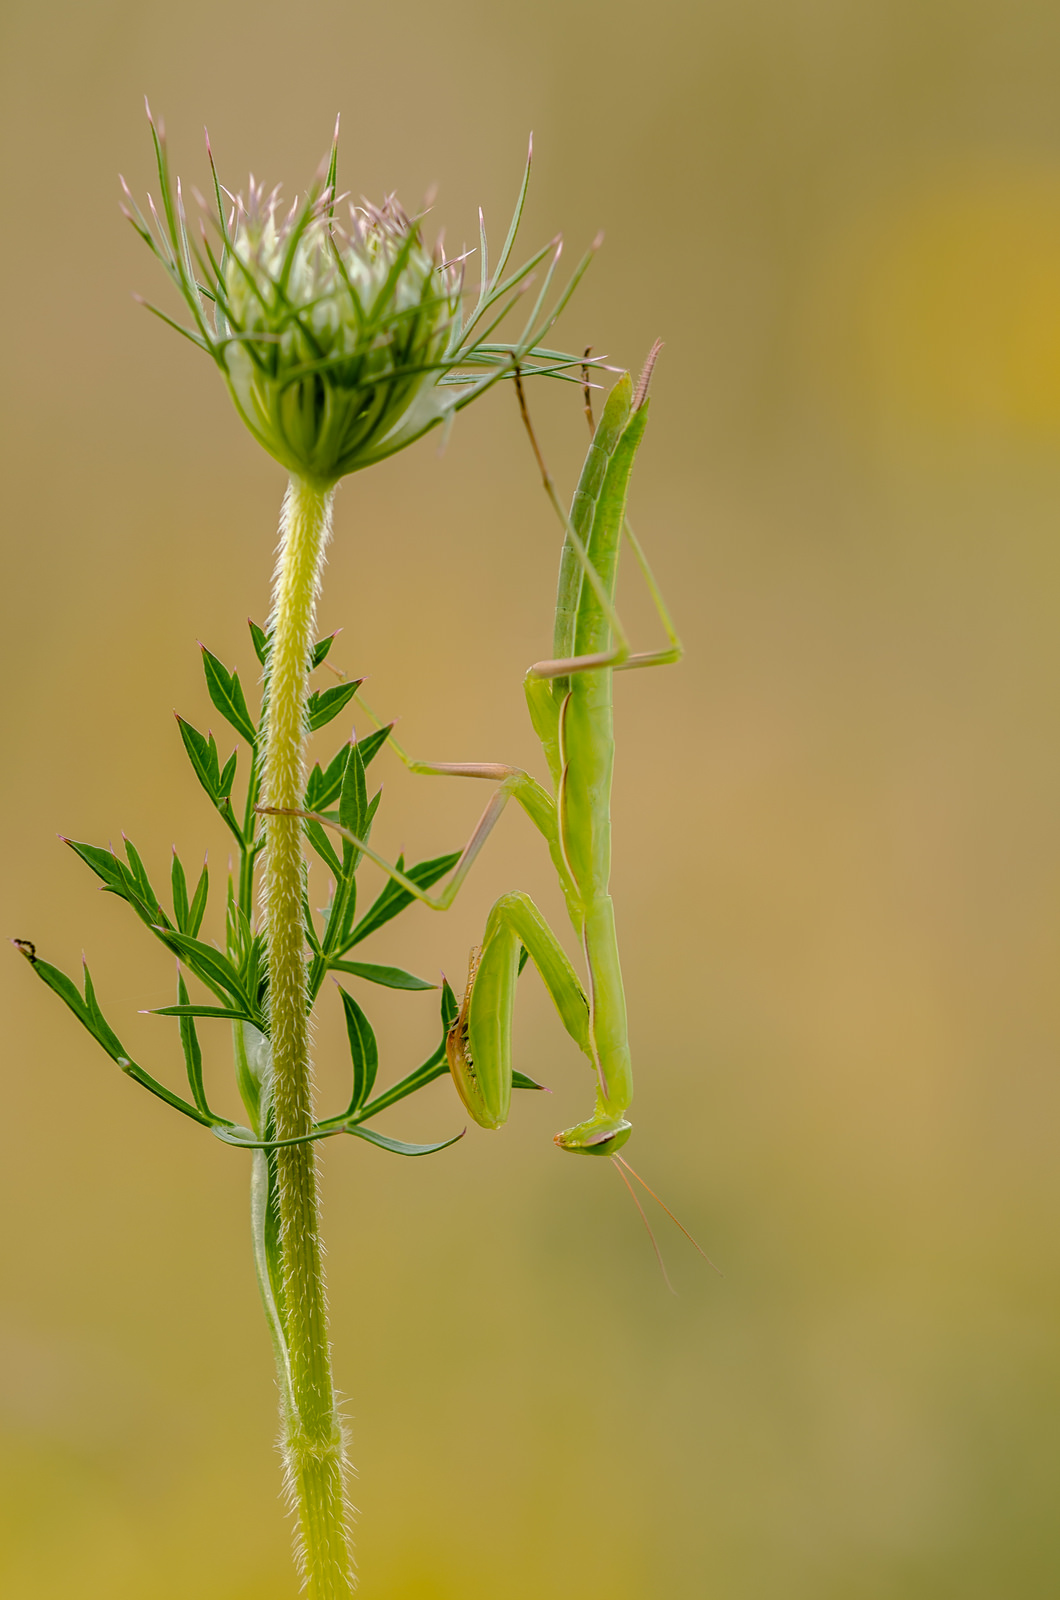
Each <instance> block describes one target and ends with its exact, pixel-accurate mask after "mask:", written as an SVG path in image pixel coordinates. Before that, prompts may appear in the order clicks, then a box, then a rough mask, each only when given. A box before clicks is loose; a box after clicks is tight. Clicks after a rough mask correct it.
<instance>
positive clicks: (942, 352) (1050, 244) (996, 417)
mask: <svg viewBox="0 0 1060 1600" xmlns="http://www.w3.org/2000/svg"><path fill="white" fill-rule="evenodd" d="M839 254H840V256H841V257H842V264H841V265H840V264H839V263H838V262H836V263H835V264H834V266H833V270H831V271H828V272H826V273H825V275H824V276H825V279H826V280H827V293H826V296H825V299H826V302H827V304H829V305H830V306H831V307H832V310H831V312H829V313H828V314H827V320H828V321H829V322H830V323H831V324H832V331H833V333H834V334H835V333H838V334H839V335H840V337H839V339H838V340H833V339H829V340H828V341H827V343H828V344H829V345H830V346H831V354H832V359H831V361H830V362H829V365H832V366H833V373H834V375H835V376H838V375H839V374H838V372H837V371H836V370H835V365H834V364H835V363H836V358H838V367H839V369H840V370H842V369H844V368H845V373H844V381H842V383H841V386H842V388H843V389H845V390H849V388H850V387H851V385H853V387H854V388H855V389H856V390H858V391H860V395H856V396H855V397H854V398H855V399H859V398H860V399H861V401H862V402H865V401H867V402H868V405H869V407H870V409H872V410H874V411H875V410H877V409H879V410H881V411H882V412H883V413H884V415H885V416H888V417H890V418H891V419H892V420H894V421H900V422H904V423H906V424H907V425H908V424H912V425H913V426H920V427H925V428H927V429H928V430H929V431H935V430H941V431H944V432H965V431H972V432H975V433H977V434H979V433H983V432H985V433H991V432H998V433H1002V434H1013V433H1017V434H1032V435H1041V434H1051V433H1053V431H1054V430H1056V429H1058V428H1060V171H1055V172H1053V171H1041V170H1039V171H1035V172H1025V171H1024V172H1021V171H1018V170H1014V171H1012V170H1010V171H1004V170H997V169H994V170H991V171H988V172H985V173H979V174H975V175H971V176H965V177H963V178H950V179H949V180H941V179H940V180H939V181H936V182H933V183H930V184H928V185H926V186H924V187H922V188H920V189H919V191H918V192H917V193H916V194H915V195H910V194H908V192H907V193H906V194H905V195H903V196H901V197H900V198H899V199H898V200H897V201H895V202H892V203H891V204H890V205H889V206H887V208H886V209H885V210H883V211H880V210H878V211H876V212H875V213H874V215H873V216H872V218H871V219H869V221H868V223H867V224H866V225H863V227H862V228H860V229H859V230H858V239H857V242H856V244H855V246H854V248H853V249H851V248H850V241H849V240H848V242H847V246H846V247H845V248H843V249H841V251H840V252H839ZM844 280H845V281H844ZM837 316H838V320H839V322H840V324H845V325H846V327H845V331H844V330H843V329H842V328H841V327H837V326H836V317H837ZM815 321H817V319H815ZM818 327H819V328H820V322H819V321H818ZM848 336H849V337H848Z"/></svg>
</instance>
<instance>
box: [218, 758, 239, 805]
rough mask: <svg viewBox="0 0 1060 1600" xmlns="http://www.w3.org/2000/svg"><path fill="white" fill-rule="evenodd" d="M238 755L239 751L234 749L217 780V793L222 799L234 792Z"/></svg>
mask: <svg viewBox="0 0 1060 1600" xmlns="http://www.w3.org/2000/svg"><path fill="white" fill-rule="evenodd" d="M238 757H239V751H238V750H233V751H232V754H231V755H230V756H229V758H228V760H227V761H226V762H225V764H224V771H223V772H222V773H221V776H220V777H219V778H218V780H217V793H218V796H219V798H220V799H222V800H227V799H228V798H229V796H230V795H231V793H232V784H233V782H234V781H235V776H236V761H237V759H238ZM233 820H234V819H233Z"/></svg>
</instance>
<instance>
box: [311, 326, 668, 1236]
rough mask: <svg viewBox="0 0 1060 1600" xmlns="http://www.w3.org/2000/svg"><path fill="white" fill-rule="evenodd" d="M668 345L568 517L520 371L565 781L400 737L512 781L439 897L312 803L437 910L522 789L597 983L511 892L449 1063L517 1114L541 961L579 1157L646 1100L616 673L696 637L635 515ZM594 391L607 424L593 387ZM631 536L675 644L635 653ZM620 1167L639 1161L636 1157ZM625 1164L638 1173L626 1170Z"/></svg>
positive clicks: (595, 459)
mask: <svg viewBox="0 0 1060 1600" xmlns="http://www.w3.org/2000/svg"><path fill="white" fill-rule="evenodd" d="M659 348H660V346H659V344H658V343H657V344H656V345H655V346H654V347H653V349H652V351H651V353H650V355H649V357H648V361H647V363H646V365H645V367H644V370H643V372H642V373H641V376H640V378H639V380H638V382H637V384H636V385H635V386H634V384H633V382H632V380H631V378H630V375H629V374H628V373H625V374H623V375H622V376H621V377H620V378H619V379H618V381H617V382H616V383H615V384H614V386H613V388H612V389H611V391H610V393H609V395H608V397H607V400H606V403H605V405H604V408H603V412H602V415H601V418H600V421H599V424H598V425H597V426H595V428H594V429H593V434H592V442H591V444H590V446H589V451H588V454H587V455H586V458H585V462H584V465H583V467H582V470H581V475H580V478H579V481H578V486H577V490H576V492H575V494H574V498H573V502H572V504H571V508H570V512H569V514H568V513H566V512H565V511H564V509H563V507H562V504H561V502H560V500H559V498H558V495H557V493H556V490H555V486H554V484H553V482H552V479H551V477H550V475H549V473H548V469H547V467H546V466H545V463H544V459H543V457H542V455H541V452H540V449H539V448H538V445H537V440H536V437H535V435H534V431H533V428H532V425H531V422H530V417H529V413H528V412H527V409H526V403H525V397H524V395H523V391H522V385H521V383H520V381H519V375H518V373H516V375H515V376H516V388H517V391H518V395H519V402H520V407H521V411H522V416H523V420H524V423H525V424H526V428H527V432H528V434H529V437H530V440H531V444H532V446H533V448H534V452H535V455H536V458H537V462H538V465H539V467H540V469H541V473H542V479H543V482H544V486H545V489H546V491H547V492H548V494H549V497H550V499H551V500H552V503H553V505H554V507H555V509H556V510H557V512H558V514H559V516H560V518H561V520H562V522H563V525H564V529H565V537H564V543H563V550H562V554H561V558H560V570H559V581H558V589H557V598H556V614H555V628H554V655H553V657H552V658H551V659H549V660H544V661H538V662H536V663H535V664H534V665H533V666H532V667H530V669H529V671H528V672H527V674H526V677H525V679H524V690H525V694H526V701H527V706H528V709H529V713H530V719H531V722H532V724H533V727H534V731H535V732H536V734H537V736H538V738H539V740H540V742H541V746H542V750H543V752H544V756H545V760H546V762H547V764H548V768H549V772H550V774H551V778H552V783H553V792H552V793H549V791H548V790H547V789H546V788H545V787H544V786H543V785H542V784H541V783H539V782H538V781H537V780H536V779H535V778H533V777H532V776H531V775H530V774H529V773H527V772H525V771H523V770H521V769H519V768H516V767H512V766H507V765H503V764H500V763H494V762H489V763H487V762H462V763H461V762H447V763H436V762H423V761H414V760H411V759H410V758H409V757H408V756H407V755H406V754H405V752H404V751H403V750H401V748H400V746H398V745H396V741H394V740H393V739H391V743H392V744H394V745H395V749H396V750H397V753H398V754H399V755H400V756H401V758H402V760H403V761H404V762H405V763H406V765H407V766H408V768H409V769H410V770H411V771H412V772H415V773H421V774H426V775H432V776H446V777H463V778H478V779H485V780H487V781H492V782H495V783H496V784H497V788H496V790H495V792H494V794H493V795H492V797H491V798H490V800H489V802H488V804H487V806H486V808H485V810H484V811H483V813H482V816H481V817H480V819H479V821H478V823H477V824H476V826H475V829H474V831H473V833H472V835H471V837H470V839H469V840H468V843H467V845H466V846H465V848H464V850H463V852H462V854H461V856H460V858H459V860H458V862H457V863H456V865H455V867H454V869H453V874H452V876H451V878H450V880H449V882H448V884H447V885H446V886H445V888H444V889H443V890H442V892H441V893H439V894H437V895H430V894H428V893H426V892H425V891H424V889H422V888H421V887H420V886H419V885H417V884H415V883H414V882H413V881H412V880H411V879H410V878H409V877H407V876H406V874H405V873H403V872H402V871H401V870H400V868H399V867H396V866H394V865H393V864H392V863H391V862H389V861H387V860H385V858H384V857H383V856H382V855H380V854H378V853H377V852H376V851H375V850H374V849H373V848H372V847H371V845H370V844H369V843H368V840H367V839H366V838H363V837H361V836H359V835H358V834H356V833H354V832H352V831H351V830H350V829H349V828H347V827H344V826H343V825H342V824H341V823H340V822H339V821H338V818H337V814H334V813H332V814H328V813H323V812H309V811H303V812H298V813H297V814H298V815H301V816H303V817H304V818H306V819H307V820H308V821H312V822H317V823H320V824H323V825H325V826H327V827H329V828H333V829H334V830H335V831H336V832H338V833H340V834H341V835H342V836H343V837H344V838H346V839H347V840H349V842H350V843H351V844H352V845H354V846H355V847H356V849H357V850H359V851H362V852H363V853H364V854H365V855H366V856H367V857H368V858H369V859H370V860H372V861H374V862H375V863H376V865H377V866H379V867H380V868H381V869H382V870H383V871H384V872H385V873H387V874H389V876H390V877H391V878H392V879H393V880H394V881H395V882H397V883H398V884H400V885H401V887H402V888H404V889H406V890H407V891H409V893H411V894H413V895H414V896H415V897H416V898H417V899H418V900H421V901H422V902H423V903H424V904H425V905H427V906H429V907H430V908H431V909H433V910H439V911H441V910H446V909H447V908H448V907H449V906H451V905H452V904H453V901H454V899H455V898H456V895H457V894H458V893H459V890H460V887H461V885H462V884H463V882H464V879H465V878H466V876H467V874H468V872H469V871H470V869H471V867H472V865H473V863H474V861H475V859H476V857H477V855H478V854H479V851H480V850H481V849H482V846H483V844H484V843H485V841H486V839H487V837H488V835H489V833H490V832H491V830H492V828H493V827H494V825H495V824H496V822H497V820H498V818H499V817H500V815H501V813H502V812H503V810H504V808H505V806H506V805H507V802H508V801H509V799H512V798H514V799H515V800H516V801H517V802H518V803H519V805H521V807H522V808H523V810H524V811H525V812H526V814H527V816H528V817H529V818H530V820H531V822H532V823H533V824H534V826H535V827H536V828H537V829H538V831H539V832H540V833H541V834H542V835H543V837H544V839H545V842H546V844H547V846H548V850H549V854H550V856H551V858H552V862H553V865H554V867H555V870H556V875H557V878H558V880H559V884H560V887H561V889H562V892H563V896H564V899H565V902H566V907H567V911H568V914H569V916H570V920H571V924H572V926H573V929H574V932H575V935H576V937H577V939H578V941H579V943H580V944H581V946H582V949H583V951H584V955H585V965H586V972H587V983H586V984H585V985H584V986H583V984H582V983H581V981H580V980H579V978H578V976H577V974H576V972H575V971H574V968H573V966H572V964H571V962H570V960H569V958H568V957H567V954H566V952H565V951H564V949H563V947H562V946H561V944H560V943H559V940H558V939H557V938H556V936H555V934H554V933H553V932H552V930H551V928H550V927H549V926H548V923H547V922H546V921H545V919H544V917H543V916H542V914H541V912H540V911H539V910H538V908H537V907H536V906H535V904H534V902H533V901H532V900H531V899H530V897H529V896H528V895H526V894H523V893H508V894H504V895H502V896H501V897H500V899H499V900H497V902H496V904H495V905H494V906H493V908H492V910H491V911H490V913H489V917H488V919H487V922H486V928H485V931H484V934H483V938H482V943H481V945H480V946H479V947H477V948H476V949H474V950H473V951H472V953H471V961H470V969H469V973H468V982H467V988H466V991H465V994H464V998H463V1003H462V1005H461V1007H460V1010H459V1013H458V1015H457V1017H456V1020H455V1021H454V1022H453V1024H452V1026H451V1028H450V1029H449V1033H448V1037H447V1041H446V1050H447V1056H448V1061H449V1068H450V1072H451V1075H452V1078H453V1082H454V1084H455V1086H456V1088H457V1091H458V1093H459V1095H460V1098H461V1099H462V1101H463V1102H464V1105H465V1106H466V1108H467V1110H468V1111H469V1113H470V1114H471V1116H472V1117H473V1118H474V1120H475V1121H476V1122H477V1123H478V1124H479V1125H480V1126H481V1127H484V1128H499V1127H500V1126H501V1125H502V1124H503V1123H504V1122H505V1121H506V1120H507V1118H508V1113H509V1108H510V1103H511V1092H512V1084H513V1067H512V1020H513V1011H514V1003H515V991H516V983H517V979H518V976H519V973H520V972H521V970H522V967H523V965H524V963H525V961H526V960H527V959H528V958H529V959H530V960H531V961H533V963H534V965H535V966H536V967H537V969H538V972H539V973H540V975H541V977H542V979H543V981H544V983H545V986H546V988H547V989H548V992H549V994H550V995H551V997H552V1000H553V1002H554V1004H555V1006H556V1009H557V1011H558V1013H559V1016H560V1019H561V1021H562V1023H563V1025H564V1027H565V1028H566V1030H567V1032H568V1033H569V1035H570V1036H571V1038H572V1039H573V1040H574V1042H575V1043H576V1044H577V1046H578V1047H579V1049H580V1050H581V1051H582V1052H583V1054H584V1055H585V1056H586V1058H587V1060H588V1062H589V1064H590V1066H591V1068H592V1071H593V1074H594V1076H595V1082H596V1095H595V1105H594V1107H593V1111H592V1113H591V1115H590V1116H589V1117H587V1118H586V1119H585V1120H584V1121H582V1122H579V1123H577V1124H575V1125H574V1126H573V1127H570V1128H566V1129H564V1130H563V1131H562V1132H560V1133H557V1134H556V1136H555V1142H556V1144H557V1145H559V1147H560V1149H562V1150H568V1151H571V1152H573V1153H576V1154H580V1155H595V1156H617V1152H618V1151H619V1150H620V1149H621V1148H622V1146H623V1145H624V1144H625V1143H626V1141H627V1139H628V1138H629V1136H630V1132H631V1124H630V1122H629V1119H628V1117H627V1112H628V1111H629V1108H630V1105H631V1103H632V1099H633V1074H632V1065H631V1060H630V1049H629V1039H628V1031H627V1023H626V1003H625V994H624V991H623V985H622V972H621V965H620V961H619V952H618V939H617V933H616V928H615V915H614V907H613V904H612V900H611V895H610V892H609V879H610V870H611V806H610V802H611V783H612V772H613V767H614V753H615V741H614V727H613V713H612V680H613V674H614V673H615V672H616V671H623V670H629V669H632V668H641V667H654V666H664V665H667V664H670V663H673V662H677V661H679V660H680V658H681V655H682V646H681V642H680V640H679V638H678V636H677V634H676V632H675V630H674V627H673V624H672V622H671V619H670V616H669V613H668V611H667V608H666V605H665V603H664V602H663V600H662V597H661V595H660V593H659V590H658V588H657V585H656V583H655V580H654V577H653V575H652V572H651V569H650V567H649V565H648V562H647V559H646V557H645V555H644V552H643V550H642V548H641V546H640V544H639V542H638V540H637V539H636V536H635V535H634V533H633V530H632V528H631V526H630V524H629V521H628V518H627V516H626V502H627V497H628V493H629V485H630V477H631V474H632V470H633V465H634V461H635V458H636V454H637V450H638V448H639V446H640V443H641V440H642V438H643V436H644V431H645V427H646V424H647V420H648V409H649V402H648V385H649V382H650V379H651V374H652V369H653V367H654V363H655V359H656V357H657V355H658V351H659ZM585 392H586V410H587V412H588V415H589V418H590V425H591V426H592V412H591V406H590V404H589V398H590V397H589V390H588V386H586V391H585ZM623 537H625V539H626V540H627V541H628V542H629V543H630V545H631V547H632V549H633V552H634V555H635V556H636V559H637V562H638V564H639V566H640V569H641V571H642V573H643V575H644V578H645V581H646V583H647V586H648V589H649V592H650V594H651V596H652V599H653V601H654V604H655V607H656V610H657V611H658V614H659V617H660V619H661V621H662V624H663V627H664V629H665V631H666V635H667V641H668V642H667V645H666V646H665V647H664V648H662V649H659V650H655V651H649V652H643V653H633V652H632V651H631V649H630V644H629V640H628V638H627V635H626V633H625V630H624V629H623V627H622V624H621V622H620V620H619V618H618V615H617V613H616V611H615V605H614V596H615V584H616V578H617V573H618V561H619V554H620V547H621V542H622V539H623ZM366 709H367V707H366ZM516 1081H517V1082H521V1084H523V1085H525V1086H529V1080H526V1079H525V1078H522V1077H521V1075H519V1074H516ZM621 1166H622V1167H623V1168H625V1169H626V1171H630V1172H632V1169H631V1168H629V1167H628V1164H627V1163H625V1162H624V1161H623V1162H622V1163H621ZM620 1170H621V1169H620ZM622 1176H623V1179H624V1181H626V1180H625V1176H624V1173H622ZM634 1176H636V1174H634ZM641 1181H643V1180H641ZM627 1187H628V1182H627ZM645 1187H647V1185H645ZM650 1192H651V1191H650ZM631 1193H632V1190H631ZM653 1197H654V1198H656V1199H657V1198H658V1197H657V1196H653ZM634 1198H636V1197H635V1196H634ZM660 1204H661V1202H660ZM638 1208H639V1202H638ZM642 1215H643V1212H642ZM671 1215H672V1213H671ZM645 1220H646V1219H645ZM674 1220H675V1221H676V1218H675V1219H674ZM678 1226H680V1224H678ZM649 1231H650V1230H649ZM682 1231H685V1230H682ZM694 1242H695V1241H693V1243H694ZM697 1249H698V1246H697Z"/></svg>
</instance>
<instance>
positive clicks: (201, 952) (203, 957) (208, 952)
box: [166, 929, 260, 1024]
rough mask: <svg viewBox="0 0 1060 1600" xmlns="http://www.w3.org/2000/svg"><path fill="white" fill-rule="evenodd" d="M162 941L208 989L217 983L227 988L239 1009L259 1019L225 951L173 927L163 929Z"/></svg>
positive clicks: (213, 987)
mask: <svg viewBox="0 0 1060 1600" xmlns="http://www.w3.org/2000/svg"><path fill="white" fill-rule="evenodd" d="M166 943H167V944H169V945H171V946H172V947H173V948H174V949H175V951H176V953H177V954H178V955H179V956H180V957H181V959H182V961H183V962H184V964H185V966H187V967H190V969H191V971H192V972H194V973H195V975H196V977H198V978H201V979H202V981H203V982H204V983H205V984H207V985H208V986H209V987H210V988H212V989H217V988H218V987H220V988H222V989H225V990H227V992H228V993H229V994H230V995H231V996H232V998H233V999H234V1000H238V1002H239V1005H240V1007H241V1009H243V1010H244V1011H247V1012H249V1013H250V1015H251V1019H252V1020H253V1021H254V1022H255V1024H258V1023H259V1021H260V1019H259V1018H257V1017H255V1016H254V1006H253V1005H252V1004H251V1000H250V996H249V995H248V994H247V992H246V989H245V988H244V987H243V982H242V980H241V978H240V976H239V973H238V972H237V971H236V969H235V967H234V966H233V965H232V963H231V962H230V961H229V959H228V957H227V956H226V955H222V953H221V951H220V950H217V949H215V948H214V946H213V945H212V944H204V943H203V942H202V940H201V939H193V938H191V937H190V936H189V935H188V934H185V933H178V932H176V930H175V929H170V930H169V931H168V932H167V933H166Z"/></svg>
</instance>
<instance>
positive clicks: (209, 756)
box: [177, 713, 221, 805]
mask: <svg viewBox="0 0 1060 1600" xmlns="http://www.w3.org/2000/svg"><path fill="white" fill-rule="evenodd" d="M177 726H178V727H179V728H180V737H181V738H182V739H183V741H184V748H185V750H186V751H187V752H188V760H189V761H190V762H191V764H192V767H193V768H194V770H195V776H196V777H197V778H198V780H199V782H200V783H201V784H202V786H203V788H204V789H205V790H206V793H207V794H208V795H209V796H210V799H211V800H212V801H213V803H214V805H216V804H217V803H218V801H219V800H220V798H221V790H220V776H221V775H220V770H219V767H218V761H217V745H216V743H215V742H214V736H213V734H212V733H211V734H208V735H206V736H205V737H204V736H203V735H202V734H201V733H200V732H199V730H198V728H193V727H192V725H191V723H190V722H185V720H184V718H183V717H182V716H180V714H179V713H178V714H177Z"/></svg>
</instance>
